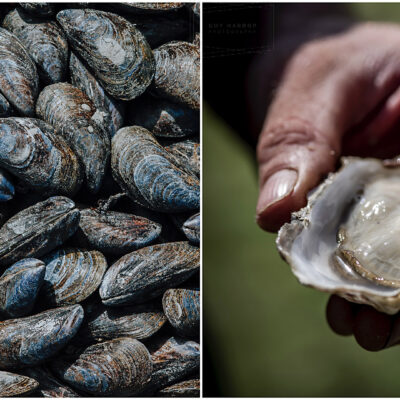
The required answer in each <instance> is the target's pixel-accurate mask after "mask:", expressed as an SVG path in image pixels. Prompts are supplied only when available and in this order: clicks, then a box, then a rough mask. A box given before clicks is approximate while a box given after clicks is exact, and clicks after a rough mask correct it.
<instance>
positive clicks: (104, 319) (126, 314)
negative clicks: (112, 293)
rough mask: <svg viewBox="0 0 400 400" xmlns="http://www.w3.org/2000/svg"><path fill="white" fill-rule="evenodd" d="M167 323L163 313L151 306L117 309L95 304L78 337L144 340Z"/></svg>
mask: <svg viewBox="0 0 400 400" xmlns="http://www.w3.org/2000/svg"><path fill="white" fill-rule="evenodd" d="M166 321H167V318H166V317H165V315H164V313H163V312H162V311H160V310H159V309H158V308H157V307H155V306H154V305H152V304H143V305H136V306H125V307H118V308H111V307H105V306H104V305H102V304H96V307H95V311H92V315H89V316H88V319H87V321H86V322H85V323H84V325H83V327H82V329H81V332H80V336H83V335H85V336H87V337H88V338H90V339H91V340H99V339H115V338H117V337H121V336H126V337H127V336H129V337H132V338H134V339H140V340H141V339H146V338H148V337H150V336H152V335H153V334H154V333H156V332H157V331H159V330H160V329H161V327H162V326H163V325H164V323H165V322H166Z"/></svg>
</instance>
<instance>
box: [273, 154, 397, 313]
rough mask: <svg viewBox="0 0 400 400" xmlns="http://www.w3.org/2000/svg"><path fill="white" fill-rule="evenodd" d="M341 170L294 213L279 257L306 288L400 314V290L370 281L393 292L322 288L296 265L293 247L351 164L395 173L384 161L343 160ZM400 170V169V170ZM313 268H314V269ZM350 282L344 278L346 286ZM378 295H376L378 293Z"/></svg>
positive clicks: (279, 240)
mask: <svg viewBox="0 0 400 400" xmlns="http://www.w3.org/2000/svg"><path fill="white" fill-rule="evenodd" d="M340 161H341V166H340V168H339V169H337V171H335V172H331V173H329V175H328V177H327V178H326V179H325V180H324V181H323V182H322V183H321V184H320V185H319V186H318V187H317V188H316V189H314V190H312V191H310V192H309V194H308V196H307V204H306V206H305V207H303V208H302V209H300V210H299V211H296V212H293V213H292V216H291V222H290V223H285V224H284V225H283V226H282V227H281V228H280V229H279V232H278V236H277V238H276V246H277V248H278V251H279V254H280V255H281V257H282V259H283V260H284V261H286V262H287V263H288V264H289V266H290V268H291V270H292V272H293V274H294V275H295V277H296V278H297V280H298V281H299V282H300V283H301V284H302V285H304V286H306V287H311V288H314V289H317V290H318V291H321V292H325V293H330V294H336V295H338V296H340V297H343V298H345V299H346V300H349V301H351V302H353V303H359V304H367V305H371V306H372V307H374V308H375V309H377V310H378V311H381V312H384V313H386V314H395V313H397V312H398V311H399V310H400V287H388V286H383V285H379V283H377V282H375V283H374V282H372V281H370V280H367V278H363V277H362V276H361V275H360V277H361V278H362V279H366V280H367V281H368V282H369V283H370V284H372V285H374V286H375V287H376V288H377V290H376V291H378V290H379V289H381V288H382V289H389V291H388V292H386V293H384V292H381V293H379V294H378V293H373V292H372V291H371V290H368V288H367V287H364V288H363V287H361V286H359V287H358V288H354V287H353V288H351V289H350V288H348V287H346V286H345V284H343V285H337V286H336V287H335V288H332V287H327V286H326V285H325V286H323V285H322V284H321V286H320V285H319V284H318V283H317V282H311V281H308V280H307V279H306V277H305V276H304V274H302V273H301V267H299V265H297V263H296V261H295V260H294V259H293V258H294V257H293V256H292V254H291V252H292V247H293V244H294V242H295V240H296V238H297V237H298V236H299V235H300V234H301V233H302V232H303V231H304V229H307V228H308V227H309V226H310V225H311V213H312V209H313V207H314V205H315V204H316V202H317V201H318V200H319V198H320V197H321V196H322V195H323V193H324V192H325V191H326V189H327V188H328V187H329V186H330V185H331V184H332V183H334V182H335V180H336V179H337V177H338V176H339V175H340V174H341V173H342V172H343V171H344V170H345V169H346V168H347V167H348V166H349V165H351V164H353V163H356V162H360V161H361V162H362V163H371V162H373V163H375V164H376V165H378V164H379V165H378V166H381V167H382V168H385V169H393V167H394V166H393V165H388V164H387V163H385V162H384V160H379V159H376V158H360V157H341V159H340ZM398 167H400V165H399V166H398ZM310 267H311V265H310ZM345 279H346V278H343V281H344V282H345ZM376 291H375V292H376Z"/></svg>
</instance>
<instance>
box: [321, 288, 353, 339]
mask: <svg viewBox="0 0 400 400" xmlns="http://www.w3.org/2000/svg"><path fill="white" fill-rule="evenodd" d="M356 306H357V305H356V304H353V303H350V302H348V301H347V300H345V299H343V298H341V297H339V296H336V295H333V296H331V297H330V298H329V300H328V304H327V306H326V319H327V321H328V324H329V326H330V328H331V329H332V330H333V331H334V332H335V333H337V334H338V335H343V336H348V335H351V334H352V333H353V328H354V320H355V308H356Z"/></svg>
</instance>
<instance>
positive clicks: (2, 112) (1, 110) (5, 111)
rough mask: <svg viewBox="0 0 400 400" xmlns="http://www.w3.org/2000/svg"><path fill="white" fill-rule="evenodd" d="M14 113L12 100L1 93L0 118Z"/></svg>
mask: <svg viewBox="0 0 400 400" xmlns="http://www.w3.org/2000/svg"><path fill="white" fill-rule="evenodd" d="M13 113H14V109H13V108H12V106H11V104H10V102H9V101H8V100H7V99H6V98H5V97H4V96H3V95H2V94H1V93H0V118H6V117H10V116H11V115H12V114H13Z"/></svg>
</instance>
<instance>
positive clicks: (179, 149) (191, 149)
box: [165, 139, 200, 176]
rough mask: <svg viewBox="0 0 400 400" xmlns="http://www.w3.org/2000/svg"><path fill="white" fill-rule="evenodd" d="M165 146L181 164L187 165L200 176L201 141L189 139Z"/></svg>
mask: <svg viewBox="0 0 400 400" xmlns="http://www.w3.org/2000/svg"><path fill="white" fill-rule="evenodd" d="M165 148H166V149H167V150H168V151H169V152H170V153H172V154H173V155H174V156H175V157H176V158H177V159H178V160H179V163H180V164H183V165H187V167H188V168H189V169H190V170H191V171H192V172H193V173H194V174H195V175H196V176H200V143H198V142H195V141H194V140H190V139H188V140H183V141H181V142H177V143H173V144H170V145H168V146H166V147H165Z"/></svg>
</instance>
